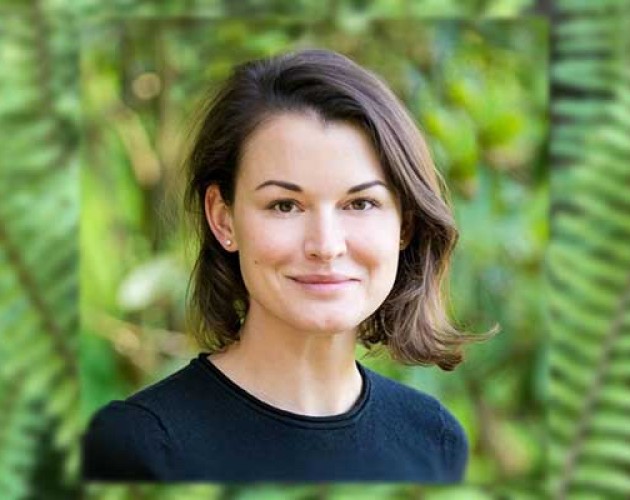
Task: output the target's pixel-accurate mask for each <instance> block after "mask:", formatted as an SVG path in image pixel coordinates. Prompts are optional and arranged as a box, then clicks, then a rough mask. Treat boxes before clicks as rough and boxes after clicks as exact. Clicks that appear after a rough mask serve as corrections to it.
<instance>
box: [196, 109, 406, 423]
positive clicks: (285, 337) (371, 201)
mask: <svg viewBox="0 0 630 500" xmlns="http://www.w3.org/2000/svg"><path fill="white" fill-rule="evenodd" d="M270 181H272V182H270ZM275 181H281V184H282V183H285V184H286V183H289V184H290V186H289V187H286V186H282V185H278V184H277V183H276V182H275ZM291 186H293V187H291ZM206 218H207V220H208V223H209V225H210V228H211V230H212V231H213V233H214V235H215V236H216V237H217V239H218V241H219V242H221V244H222V245H223V246H224V248H225V249H226V251H229V252H235V251H238V252H239V262H240V268H241V274H242V275H243V279H244V281H245V285H246V287H247V290H248V292H249V297H250V307H249V311H248V314H247V318H246V320H245V322H244V324H243V326H242V329H241V332H240V337H241V340H240V341H239V342H237V343H235V344H233V345H231V346H230V347H229V348H228V349H227V350H226V351H224V352H221V353H216V354H213V355H211V356H210V357H209V359H210V361H211V362H212V363H213V364H214V365H215V366H217V367H218V368H219V369H220V370H221V371H222V372H223V373H224V374H225V375H226V376H227V377H228V378H230V379H231V380H232V381H233V382H235V383H236V384H237V385H239V386H240V387H242V388H243V389H244V390H246V391H247V392H249V393H250V394H252V395H254V396H255V397H257V398H258V399H260V400H262V401H264V402H266V403H268V404H270V405H272V406H274V407H277V408H280V409H282V410H286V411H290V412H292V413H297V414H301V415H308V416H330V415H337V414H341V413H344V412H346V411H348V410H349V409H350V408H351V407H352V406H353V404H354V403H355V402H356V400H357V398H358V397H359V395H360V393H361V388H362V387H361V385H362V380H361V375H360V373H359V371H358V368H357V366H356V362H355V357H354V353H355V345H356V340H355V338H356V331H357V327H358V325H359V324H360V323H361V322H362V321H363V320H364V319H365V318H367V317H369V316H370V315H371V314H372V313H373V312H374V311H375V310H376V309H378V307H379V306H380V305H381V304H382V303H383V301H384V300H385V298H386V296H387V294H388V293H389V291H390V290H391V287H392V286H393V283H394V280H395V275H396V270H397V266H398V254H399V251H400V235H401V216H400V207H399V204H398V201H397V198H396V196H395V195H394V193H393V191H392V189H391V188H390V186H388V185H387V182H386V178H385V175H384V172H383V169H382V167H381V165H380V163H379V160H378V158H377V155H376V153H375V152H374V150H373V148H372V146H371V143H370V142H369V139H368V138H367V137H366V136H365V135H364V134H363V133H362V132H361V131H360V130H359V129H357V128H355V127H354V126H352V125H350V124H347V123H338V122H334V123H329V124H326V125H324V124H323V123H322V122H321V121H320V120H318V119H317V118H316V117H314V116H311V115H304V114H302V115H295V114H288V115H287V114H285V115H280V116H279V117H275V118H273V119H271V120H270V121H269V122H267V123H266V124H264V125H261V126H260V128H259V129H258V130H256V131H255V132H254V134H253V135H252V137H251V138H250V139H249V141H248V143H247V146H246V148H245V150H244V154H243V157H242V160H241V165H240V169H239V177H238V179H237V183H236V193H235V201H234V204H233V205H232V206H228V205H226V204H225V203H224V202H223V200H222V199H221V196H220V193H219V191H218V188H217V187H216V186H210V187H209V188H208V190H207V192H206ZM314 275H315V276H316V279H315V280H314V282H313V279H312V277H313V276H314ZM322 275H323V276H327V277H328V278H330V277H331V276H333V275H334V276H337V277H340V278H339V279H340V283H338V284H335V285H331V284H330V283H325V284H322V283H320V282H318V281H317V280H318V279H319V278H318V277H320V276H322ZM305 277H306V278H305ZM305 279H308V280H311V281H309V282H308V283H306V284H305V283H304V282H303V280H305ZM330 279H332V278H330ZM335 279H336V278H335ZM320 285H321V286H320ZM337 285H338V286H337Z"/></svg>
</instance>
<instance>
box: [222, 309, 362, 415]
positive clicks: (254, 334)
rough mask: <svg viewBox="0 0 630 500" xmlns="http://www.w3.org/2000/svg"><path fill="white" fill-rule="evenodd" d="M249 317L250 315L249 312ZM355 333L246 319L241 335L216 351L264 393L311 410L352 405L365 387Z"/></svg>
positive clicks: (286, 405) (233, 375)
mask: <svg viewBox="0 0 630 500" xmlns="http://www.w3.org/2000/svg"><path fill="white" fill-rule="evenodd" d="M248 319H249V318H248ZM354 349H355V333H354V332H353V331H350V332H339V333H335V334H332V333H312V332H311V333H306V332H296V331H294V330H290V329H286V328H282V327H278V326H277V325H276V327H275V328H265V327H264V325H262V324H261V322H256V330H255V331H253V330H252V328H251V321H250V322H248V321H246V322H245V324H244V325H243V328H242V330H241V334H240V341H238V342H236V343H234V344H233V345H231V346H230V347H229V349H227V350H226V351H224V352H221V353H217V354H213V355H212V356H210V360H211V361H212V363H214V364H215V366H217V368H219V369H220V370H221V371H222V372H223V373H224V374H225V375H226V376H227V377H229V378H230V379H231V380H232V381H233V382H235V383H236V384H237V385H239V386H240V387H242V388H243V389H244V390H246V391H247V392H249V393H250V394H252V395H254V396H255V397H257V398H258V399H261V400H262V401H264V402H266V403H268V404H270V405H272V406H274V407H276V408H280V409H282V410H286V411H290V412H293V413H297V414H301V415H309V416H328V415H338V414H341V413H344V412H346V411H348V410H349V409H350V408H351V407H352V406H353V404H354V403H355V402H356V400H357V399H358V397H359V394H360V392H361V385H362V381H361V375H360V373H359V371H358V368H357V366H356V362H355V358H354Z"/></svg>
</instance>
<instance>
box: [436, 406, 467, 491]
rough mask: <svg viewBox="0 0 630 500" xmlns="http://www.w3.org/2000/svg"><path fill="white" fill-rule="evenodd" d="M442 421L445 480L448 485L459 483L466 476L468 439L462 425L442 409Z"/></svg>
mask: <svg viewBox="0 0 630 500" xmlns="http://www.w3.org/2000/svg"><path fill="white" fill-rule="evenodd" d="M442 421H443V424H444V427H443V429H442V451H443V457H444V479H445V482H448V483H459V482H461V481H463V480H464V476H465V475H466V465H467V463H468V439H467V438H466V433H465V432H464V429H463V428H462V426H461V424H460V423H459V422H458V421H457V419H456V418H455V417H454V416H453V415H451V413H450V412H449V411H448V410H446V408H442Z"/></svg>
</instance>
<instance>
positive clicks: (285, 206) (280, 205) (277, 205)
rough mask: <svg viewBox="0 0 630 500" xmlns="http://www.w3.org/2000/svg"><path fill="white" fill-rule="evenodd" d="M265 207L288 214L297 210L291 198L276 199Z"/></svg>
mask: <svg viewBox="0 0 630 500" xmlns="http://www.w3.org/2000/svg"><path fill="white" fill-rule="evenodd" d="M267 208H268V209H269V210H273V211H274V212H280V213H283V214H289V213H291V212H295V211H296V210H297V204H296V203H295V201H293V200H277V201H274V202H272V203H270V204H269V205H268V206H267Z"/></svg>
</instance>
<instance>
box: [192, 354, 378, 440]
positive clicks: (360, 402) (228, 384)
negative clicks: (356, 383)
mask: <svg viewBox="0 0 630 500" xmlns="http://www.w3.org/2000/svg"><path fill="white" fill-rule="evenodd" d="M209 354H210V353H209V352H201V353H199V355H198V356H197V358H196V359H195V360H193V363H195V362H196V363H197V364H198V365H199V366H200V367H201V368H202V369H203V371H204V372H205V373H206V374H208V375H210V376H212V378H213V379H214V380H216V381H217V382H219V384H220V385H221V386H222V387H223V388H224V389H225V390H226V392H228V393H229V394H230V395H231V396H233V397H235V398H238V399H239V400H240V401H242V402H244V403H245V404H247V405H249V406H250V407H251V408H253V409H254V410H256V411H257V412H259V413H263V414H265V415H267V416H270V417H272V418H275V419H277V420H281V421H282V422H284V423H286V424H288V425H293V426H297V427H305V428H317V429H334V428H339V427H345V426H347V425H351V424H353V423H354V422H356V421H357V420H358V419H359V418H360V416H361V415H362V414H363V413H364V410H365V407H366V405H367V403H368V401H369V399H370V393H371V383H370V378H369V377H368V376H367V373H366V371H365V369H364V367H363V366H362V365H361V364H360V363H359V362H358V361H356V360H355V363H356V365H357V369H358V370H359V373H360V374H361V380H362V385H361V393H360V394H359V397H358V398H357V400H356V401H355V403H354V404H353V405H352V407H351V408H350V409H349V410H347V411H345V412H343V413H339V414H337V415H327V416H311V415H302V414H300V413H294V412H291V411H288V410H283V409H281V408H277V407H275V406H273V405H271V404H269V403H266V402H265V401H263V400H261V399H259V398H257V397H256V396H254V395H253V394H251V393H249V392H247V391H246V390H245V389H243V388H242V387H241V386H239V385H238V384H237V383H236V382H234V381H233V380H232V379H230V378H229V377H228V376H227V375H225V374H224V373H223V372H222V371H221V370H220V369H219V368H218V367H217V366H216V365H215V364H214V363H212V362H211V361H210V360H209V359H208V355H209Z"/></svg>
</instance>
